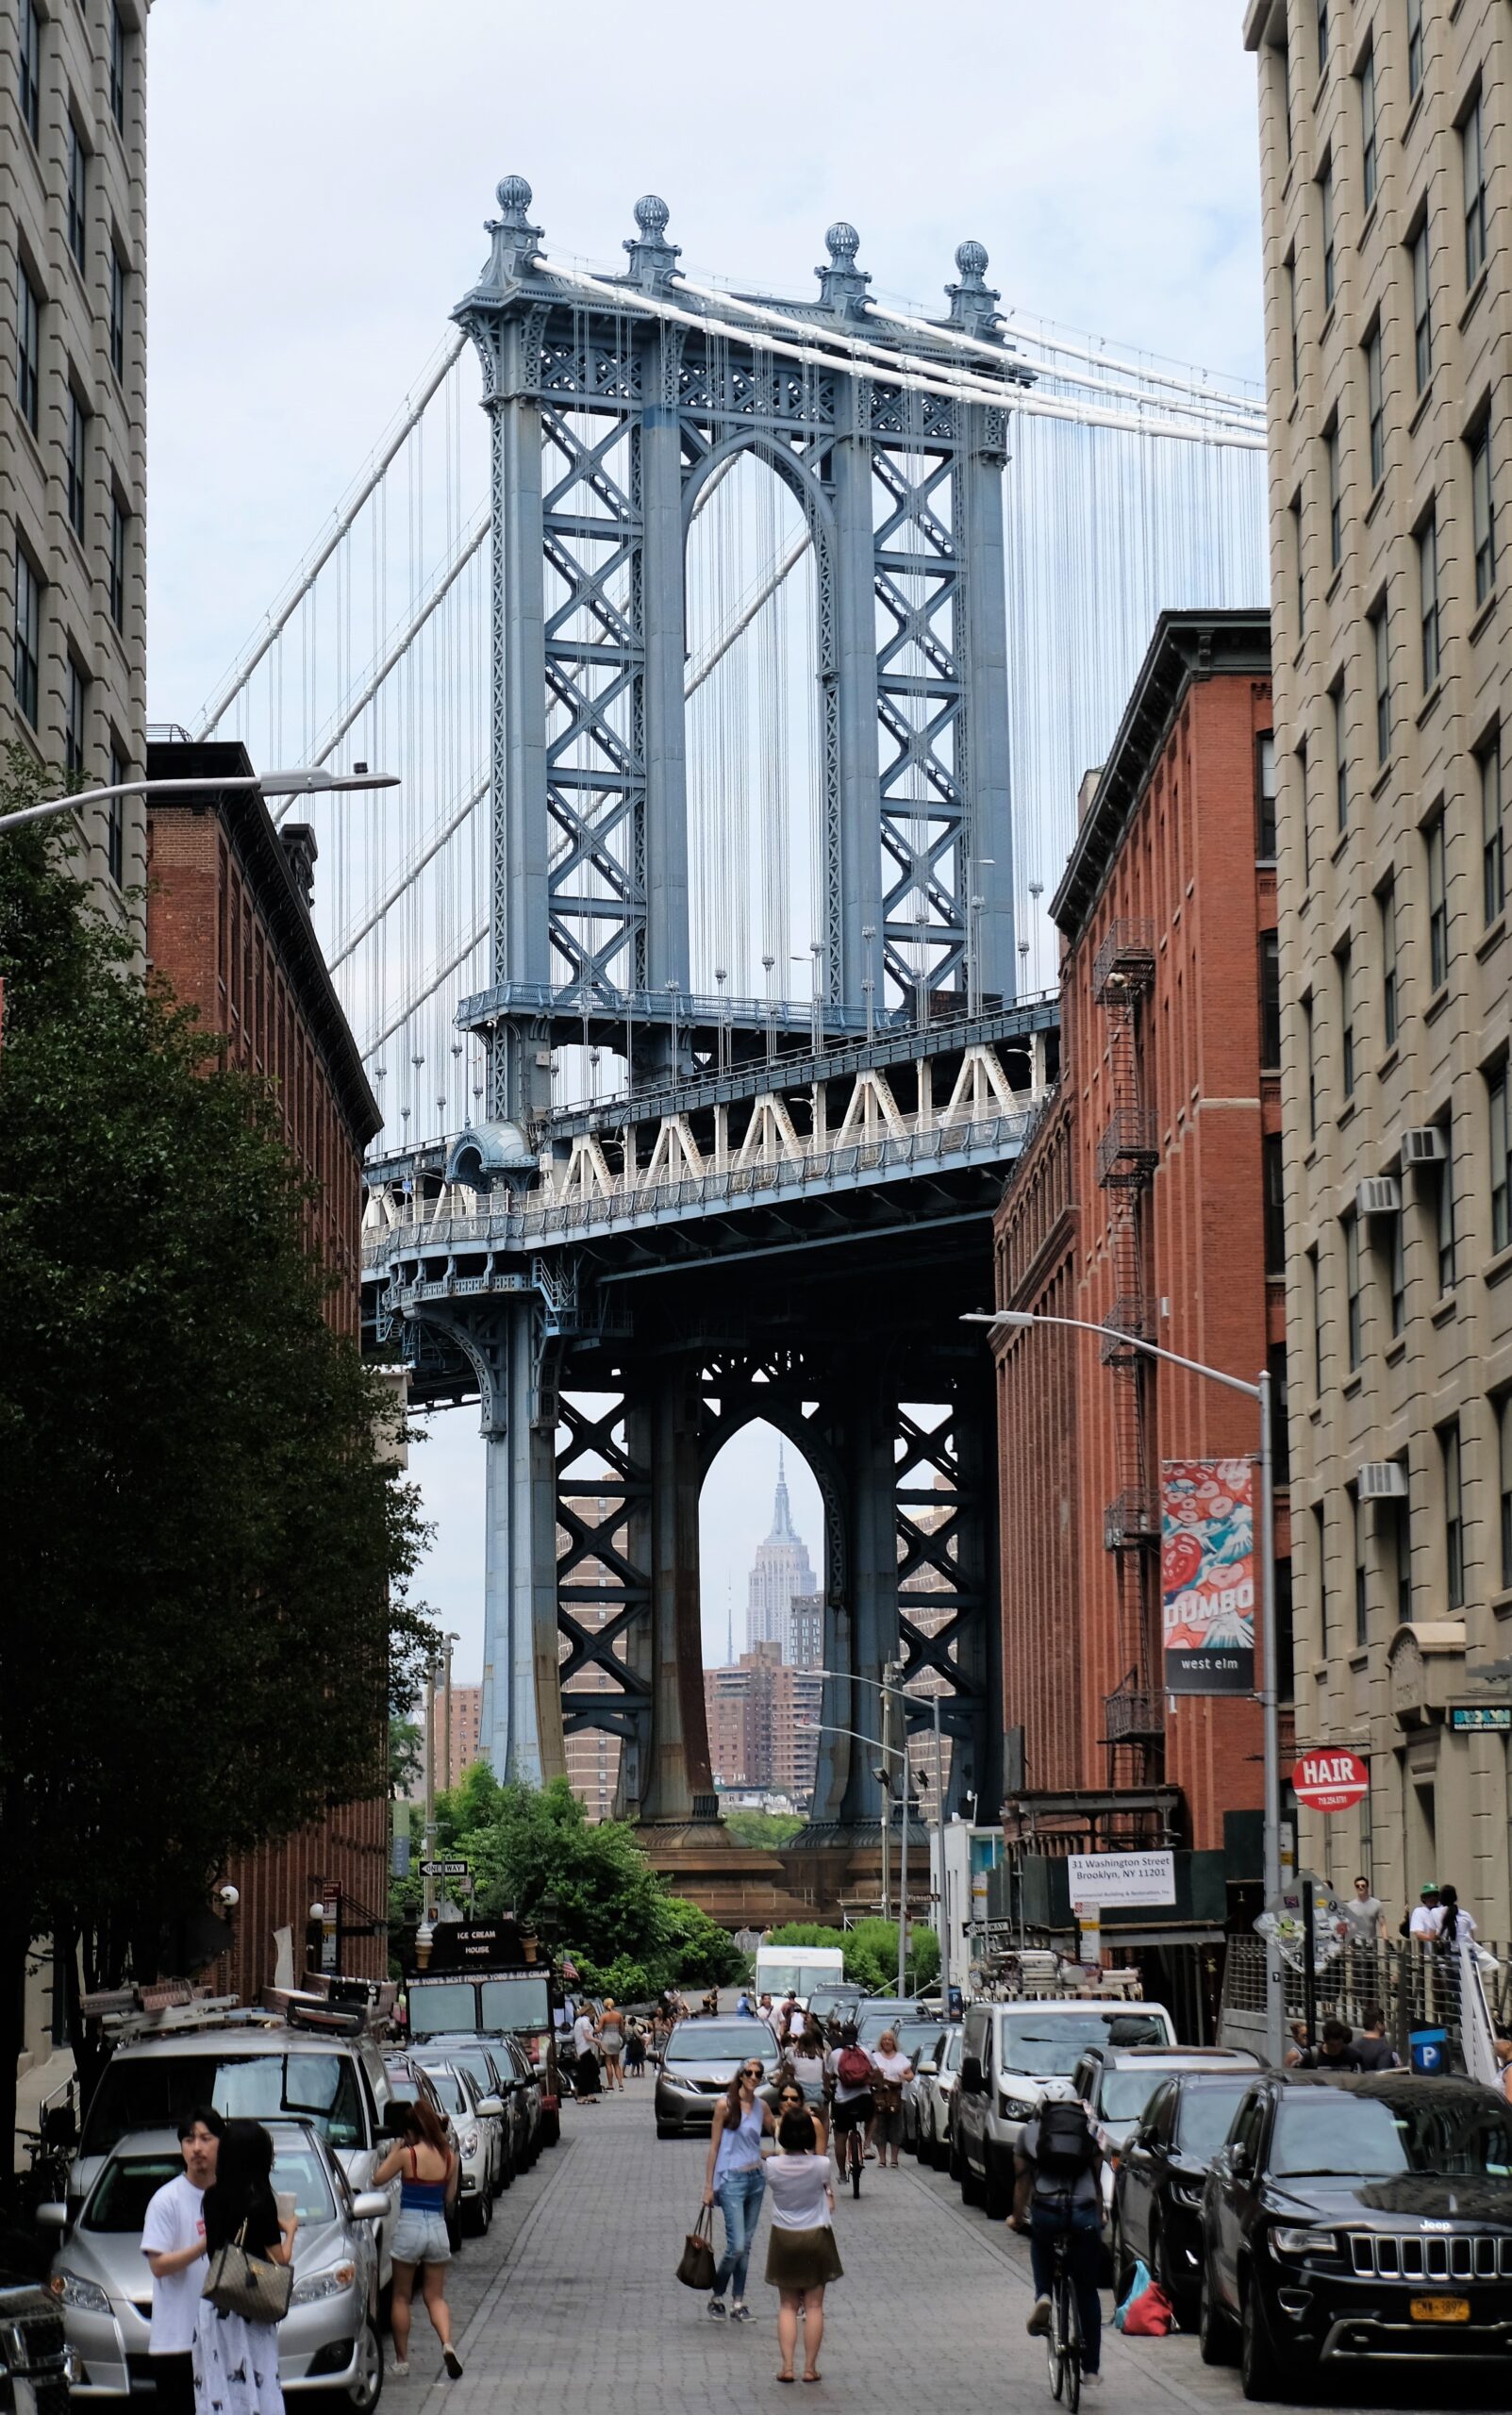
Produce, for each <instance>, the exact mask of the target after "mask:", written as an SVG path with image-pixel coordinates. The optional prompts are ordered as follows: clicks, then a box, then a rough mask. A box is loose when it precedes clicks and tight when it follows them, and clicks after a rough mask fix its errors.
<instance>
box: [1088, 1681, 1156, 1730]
mask: <svg viewBox="0 0 1512 2415" xmlns="http://www.w3.org/2000/svg"><path fill="white" fill-rule="evenodd" d="M1165 1732H1166V1716H1165V1704H1164V1699H1163V1697H1162V1696H1161V1695H1159V1694H1151V1693H1142V1692H1137V1691H1135V1690H1134V1689H1133V1688H1132V1687H1124V1686H1121V1687H1120V1688H1119V1690H1118V1691H1117V1693H1111V1694H1105V1695H1104V1696H1103V1738H1104V1741H1105V1743H1109V1744H1157V1743H1158V1742H1159V1741H1160V1740H1161V1738H1162V1737H1163V1736H1164V1734H1165Z"/></svg>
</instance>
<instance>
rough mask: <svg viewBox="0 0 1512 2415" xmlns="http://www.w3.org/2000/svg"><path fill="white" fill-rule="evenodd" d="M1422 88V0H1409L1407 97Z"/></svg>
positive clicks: (1414, 95) (1411, 98) (1412, 99)
mask: <svg viewBox="0 0 1512 2415" xmlns="http://www.w3.org/2000/svg"><path fill="white" fill-rule="evenodd" d="M1421 90H1422V0H1407V98H1408V100H1409V101H1415V100H1416V99H1417V97H1418V94H1419V92H1421Z"/></svg>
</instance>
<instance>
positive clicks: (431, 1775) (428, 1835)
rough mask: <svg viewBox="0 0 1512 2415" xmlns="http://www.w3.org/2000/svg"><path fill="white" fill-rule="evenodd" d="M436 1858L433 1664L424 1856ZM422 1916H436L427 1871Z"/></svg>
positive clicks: (428, 1687) (428, 1679) (428, 1678)
mask: <svg viewBox="0 0 1512 2415" xmlns="http://www.w3.org/2000/svg"><path fill="white" fill-rule="evenodd" d="M435 1858H436V1663H435V1661H434V1660H432V1661H431V1663H430V1664H429V1666H428V1668H427V1669H426V1671H425V1859H426V1861H427V1862H433V1861H434V1860H435ZM421 1901H422V1903H423V1905H424V1914H423V1917H424V1919H425V1920H427V1921H434V1920H435V1918H436V1881H435V1879H434V1878H433V1877H432V1876H431V1875H430V1874H429V1872H428V1871H427V1873H426V1874H425V1876H424V1884H423V1885H422V1888H421Z"/></svg>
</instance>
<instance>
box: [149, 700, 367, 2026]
mask: <svg viewBox="0 0 1512 2415" xmlns="http://www.w3.org/2000/svg"><path fill="white" fill-rule="evenodd" d="M147 768H148V773H149V775H150V776H152V777H155V778H158V779H193V778H198V777H201V776H203V777H204V778H205V780H206V782H207V787H206V790H205V791H204V793H203V794H200V795H194V794H189V795H186V797H185V799H184V801H183V802H182V803H180V802H178V801H177V800H176V799H172V798H168V797H163V796H158V797H155V798H153V799H152V800H151V801H150V804H149V808H148V818H147V869H148V894H147V954H148V965H149V978H153V979H156V980H158V981H160V982H162V983H164V984H165V985H166V986H167V987H168V988H169V989H171V990H172V991H173V992H174V996H175V997H176V998H177V999H178V1000H179V1001H180V1002H181V1003H182V1004H184V1005H186V1006H191V1007H193V1008H195V1010H196V1012H197V1014H198V1016H199V1020H200V1022H201V1023H202V1024H204V1025H205V1026H206V1027H207V1028H208V1029H209V1030H211V1031H216V1032H220V1033H223V1034H224V1037H225V1040H226V1041H227V1043H228V1044H227V1049H226V1055H227V1059H228V1061H229V1062H230V1063H231V1064H233V1065H236V1066H239V1067H241V1068H243V1069H244V1070H246V1071H247V1072H250V1073H254V1074H263V1075H265V1076H266V1077H267V1078H268V1079H269V1080H271V1081H272V1082H273V1083H274V1085H275V1087H276V1092H277V1097H278V1101H279V1105H280V1108H281V1110H282V1117H283V1128H284V1137H285V1140H286V1141H287V1142H288V1145H289V1148H290V1150H291V1154H292V1155H293V1157H294V1158H296V1160H297V1162H298V1164H299V1166H300V1168H301V1170H302V1171H303V1172H304V1173H305V1174H307V1175H309V1176H311V1177H312V1178H313V1179H314V1180H315V1181H316V1182H317V1183H318V1184H319V1186H320V1197H319V1199H318V1201H317V1202H316V1204H315V1205H314V1207H313V1208H311V1210H310V1218H309V1232H310V1238H311V1241H312V1242H313V1244H314V1246H315V1247H316V1248H317V1250H318V1251H319V1253H320V1255H321V1257H323V1258H324V1260H325V1263H326V1264H327V1266H328V1267H329V1268H330V1269H331V1270H332V1272H333V1273H334V1274H336V1276H337V1277H338V1281H337V1284H336V1287H335V1288H334V1289H333V1291H332V1292H331V1294H330V1297H329V1300H328V1302H327V1306H326V1315H327V1317H328V1319H329V1321H330V1323H331V1324H333V1325H334V1326H335V1327H336V1328H337V1330H338V1331H339V1332H341V1333H344V1334H348V1335H353V1336H355V1335H356V1333H357V1328H358V1321H359V1290H360V1274H361V1214H362V1198H361V1166H362V1152H363V1150H364V1149H365V1148H366V1146H367V1143H368V1141H370V1140H371V1139H372V1137H373V1135H374V1132H376V1131H377V1129H378V1125H379V1121H380V1119H379V1115H378V1109H377V1106H376V1103H375V1101H374V1097H373V1093H372V1091H371V1090H370V1089H369V1087H368V1083H367V1079H366V1077H365V1075H364V1074H363V1070H362V1063H361V1058H359V1056H358V1054H357V1043H356V1041H354V1039H353V1037H352V1033H351V1030H350V1028H349V1026H348V1024H347V1022H346V1018H345V1016H344V1015H343V1013H342V1011H341V1004H340V1002H339V1000H338V998H337V996H336V992H335V990H334V989H333V987H332V984H331V978H330V974H329V973H328V971H327V970H326V966H325V962H324V958H323V956H322V955H321V951H320V946H319V943H318V941H316V938H315V933H314V929H313V926H312V924H311V923H310V917H309V907H308V902H307V895H306V893H305V888H304V885H303V874H304V871H305V866H304V865H303V864H302V863H301V861H300V858H299V848H298V842H297V841H294V843H293V851H292V858H291V849H290V847H289V846H286V844H285V843H284V841H283V840H281V839H280V836H279V833H278V832H277V831H276V830H275V829H274V824H273V821H272V818H271V816H270V815H269V812H268V808H267V807H266V805H265V804H264V803H263V800H262V798H261V796H260V795H259V794H258V792H257V791H254V790H241V791H233V790H220V791H217V790H216V789H215V788H214V786H213V782H214V779H215V777H216V775H217V774H220V775H221V776H223V777H227V776H230V775H232V774H238V773H244V772H250V771H251V770H252V768H253V766H252V763H251V761H250V759H249V758H248V756H247V754H246V751H245V749H244V748H243V747H241V746H240V745H235V744H226V743H222V742H213V741H212V742H203V743H201V742H193V743H191V742H189V741H170V742H161V743H153V744H151V745H149V748H148V760H147ZM380 1715H381V1713H380ZM376 1757H377V1758H378V1761H379V1765H380V1766H386V1763H387V1725H386V1724H384V1726H383V1733H382V1744H381V1749H380V1750H379V1752H378V1754H377V1756H376ZM388 1869H389V1804H388V1797H387V1793H386V1792H380V1793H378V1794H375V1795H374V1796H372V1797H370V1798H369V1799H367V1800H365V1801H363V1802H360V1803H352V1804H345V1805H342V1806H341V1807H339V1808H337V1809H335V1810H333V1811H332V1812H330V1813H329V1814H328V1816H327V1817H326V1818H325V1819H324V1821H321V1822H319V1823H317V1824H315V1825H313V1826H311V1827H309V1828H307V1829H304V1830H302V1831H301V1833H300V1834H299V1835H298V1836H296V1837H291V1838H287V1839H285V1840H283V1841H282V1842H280V1843H277V1844H272V1845H267V1846H264V1847H263V1848H262V1849H261V1850H260V1851H259V1852H258V1853H256V1854H252V1855H249V1856H247V1857H244V1858H242V1859H241V1860H239V1861H237V1862H235V1863H234V1864H233V1865H232V1866H231V1868H230V1869H229V1871H228V1872H227V1876H228V1877H229V1879H230V1880H231V1882H232V1884H233V1885H234V1886H235V1887H237V1888H238V1890H240V1893H241V1903H240V1904H239V1906H238V1907H237V1910H236V1914H235V1918H234V1926H235V1931H236V1943H235V1945H234V1946H233V1947H232V1949H231V1951H230V1952H229V1953H228V1954H227V1955H226V1956H225V1957H224V1958H223V1960H222V1961H221V1962H220V1963H218V1964H217V1965H216V1967H215V1970H214V1973H213V1974H212V1975H213V1977H214V1979H215V1981H216V1983H217V1985H218V1986H220V1987H223V1988H224V1989H226V1990H230V1991H234V1992H235V1993H236V1994H238V1995H240V1996H241V1997H242V1998H243V1999H244V2000H245V1999H251V1998H255V1997H256V1996H257V1995H258V1993H259V1991H260V1990H262V1989H263V1988H264V1987H266V1986H268V1985H270V1984H271V1983H272V1981H273V1977H274V1956H275V1945H274V1933H275V1931H277V1930H278V1929H280V1928H289V1929H290V1930H291V1932H292V1946H293V1968H294V1970H295V1972H296V1973H298V1972H301V1971H303V1969H304V1968H305V1939H306V1931H307V1927H308V1925H309V1910H310V1906H311V1905H312V1904H313V1903H315V1902H316V1901H318V1900H319V1901H324V1900H327V1899H334V1898H335V1896H336V1894H337V1893H338V1892H340V1895H341V1900H342V1903H343V1905H345V1906H347V1907H351V1909H350V1917H351V1919H352V1920H353V1921H354V1922H357V1923H359V1924H363V1925H365V1924H367V1921H368V1918H369V1916H370V1915H372V1916H373V1917H374V1918H376V1919H378V1920H379V1921H380V1923H381V1920H382V1916H383V1915H384V1913H385V1910H386V1907H387V1903H388V1884H389V1881H388ZM343 1926H344V1922H343ZM341 1963H342V1967H343V1969H345V1970H348V1971H351V1972H354V1973H357V1974H366V1975H368V1976H372V1977H382V1976H384V1975H385V1974H387V1971H388V1967H389V1949H388V1936H387V1930H386V1928H383V1927H382V1926H381V1925H380V1927H379V1929H378V1930H377V1932H376V1933H375V1934H374V1935H372V1936H367V1937H364V1936H354V1937H353V1938H352V1940H351V1941H350V1943H348V1942H347V1940H346V1939H345V1937H344V1935H343V1937H342V1941H341Z"/></svg>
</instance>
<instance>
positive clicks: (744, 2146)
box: [704, 2059, 776, 2323]
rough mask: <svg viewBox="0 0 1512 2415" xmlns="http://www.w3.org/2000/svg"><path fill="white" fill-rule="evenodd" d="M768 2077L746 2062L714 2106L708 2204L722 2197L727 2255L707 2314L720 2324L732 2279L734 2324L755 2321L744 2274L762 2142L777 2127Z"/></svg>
mask: <svg viewBox="0 0 1512 2415" xmlns="http://www.w3.org/2000/svg"><path fill="white" fill-rule="evenodd" d="M765 2077H766V2065H765V2064H764V2063H763V2062H759V2061H756V2060H755V2059H752V2060H751V2061H749V2062H745V2063H742V2064H741V2065H740V2068H739V2071H738V2072H737V2073H736V2074H735V2077H734V2078H733V2079H732V2080H731V2082H730V2084H729V2087H728V2088H727V2089H726V2090H725V2091H724V2094H723V2096H722V2097H721V2098H720V2101H719V2103H718V2104H717V2105H716V2106H715V2107H714V2121H713V2124H712V2127H711V2128H710V2131H709V2140H708V2166H707V2169H706V2172H705V2174H704V2204H705V2207H709V2206H712V2205H713V2203H714V2200H715V2198H716V2197H717V2198H718V2199H719V2207H720V2211H721V2213H722V2214H723V2217H724V2253H723V2256H722V2257H721V2258H720V2262H719V2268H718V2270H717V2272H716V2273H715V2275H714V2294H713V2296H712V2297H711V2298H710V2299H709V2302H708V2310H709V2312H710V2314H712V2315H713V2316H714V2317H715V2318H716V2319H717V2320H718V2319H722V2318H723V2314H724V2288H725V2284H726V2282H729V2281H733V2282H734V2285H735V2289H734V2295H733V2297H732V2299H731V2303H730V2309H729V2311H730V2320H731V2321H732V2322H733V2323H749V2322H750V2320H751V2309H750V2307H748V2306H747V2305H746V2302H745V2274H746V2268H747V2266H748V2265H749V2263H750V2261H751V2241H752V2240H753V2239H754V2238H755V2237H756V2218H757V2216H758V2215H759V2214H760V2211H761V2199H762V2195H763V2193H764V2191H765V2189H766V2176H765V2174H764V2173H763V2172H762V2169H761V2140H762V2137H763V2135H764V2133H765V2132H766V2131H768V2130H771V2129H774V2128H775V2126H776V2124H774V2123H773V2118H772V2107H771V2106H770V2105H768V2104H767V2103H766V2101H765V2099H764V2098H762V2097H759V2096H758V2095H757V2094H756V2090H757V2089H758V2088H759V2087H760V2085H761V2083H762V2081H763V2079H764V2078H765Z"/></svg>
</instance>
